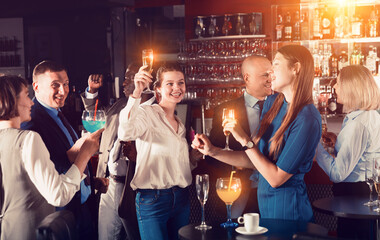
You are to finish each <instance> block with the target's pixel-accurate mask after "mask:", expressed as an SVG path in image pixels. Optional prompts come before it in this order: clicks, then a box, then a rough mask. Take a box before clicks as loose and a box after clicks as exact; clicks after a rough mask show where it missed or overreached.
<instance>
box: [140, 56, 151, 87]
mask: <svg viewBox="0 0 380 240" xmlns="http://www.w3.org/2000/svg"><path fill="white" fill-rule="evenodd" d="M142 64H143V66H145V65H147V66H148V67H147V68H146V69H145V70H146V71H147V72H149V73H152V71H153V49H143V50H142ZM152 92H153V91H152V90H150V87H149V84H148V86H147V88H146V89H145V90H144V93H152Z"/></svg>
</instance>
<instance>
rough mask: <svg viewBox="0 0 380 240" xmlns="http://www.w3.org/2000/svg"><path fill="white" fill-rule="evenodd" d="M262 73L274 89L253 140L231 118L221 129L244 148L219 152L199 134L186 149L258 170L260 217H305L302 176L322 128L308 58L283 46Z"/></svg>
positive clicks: (299, 50)
mask: <svg viewBox="0 0 380 240" xmlns="http://www.w3.org/2000/svg"><path fill="white" fill-rule="evenodd" d="M268 74H271V75H272V78H271V80H269V81H271V84H272V89H273V90H274V91H276V92H277V93H276V94H274V95H271V96H269V97H268V98H267V99H266V101H265V103H264V107H263V112H262V115H261V122H260V126H259V130H258V134H257V135H256V136H255V138H254V139H251V138H250V137H249V136H247V135H246V134H245V133H244V131H243V130H242V129H241V127H240V126H239V124H238V123H237V122H236V121H228V120H225V121H224V122H223V125H224V131H230V132H231V133H232V134H233V136H234V137H235V139H236V140H237V141H238V142H240V144H241V145H242V146H244V147H245V149H246V150H245V151H223V150H222V149H220V148H217V147H215V146H213V145H212V144H211V143H210V141H209V140H208V138H207V137H206V136H205V135H202V134H197V135H196V137H195V139H194V141H193V143H192V147H193V148H195V149H198V150H199V151H200V152H202V153H203V154H206V155H210V156H211V157H213V158H216V159H218V160H220V161H222V162H225V163H228V164H231V165H234V166H237V167H244V168H253V169H257V170H258V171H259V173H260V177H259V186H258V202H259V209H260V214H261V217H262V218H277V219H290V220H302V221H311V220H312V219H313V212H312V209H311V205H310V201H309V199H308V196H307V192H306V186H305V182H304V175H305V173H307V172H308V171H310V169H311V166H312V163H313V157H314V155H315V149H316V147H317V144H318V142H319V140H320V138H321V131H322V130H321V116H320V114H319V112H318V110H317V109H316V108H315V107H314V105H313V100H312V87H313V79H314V62H313V58H312V56H311V54H310V52H309V50H307V49H306V48H305V47H303V46H296V45H288V46H284V47H282V48H280V49H278V51H277V53H276V55H275V58H274V60H273V67H272V71H271V72H269V73H268ZM226 175H227V173H226ZM243 191H244V190H243Z"/></svg>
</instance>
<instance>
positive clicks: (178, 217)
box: [118, 65, 192, 240]
mask: <svg viewBox="0 0 380 240" xmlns="http://www.w3.org/2000/svg"><path fill="white" fill-rule="evenodd" d="M146 67H147V66H142V67H141V68H140V70H139V72H138V73H137V74H136V75H135V78H134V83H135V89H134V91H133V94H131V95H130V96H129V98H128V103H127V106H126V107H125V108H124V109H123V110H122V111H121V113H120V125H119V131H118V135H119V138H120V139H121V140H123V141H131V140H136V149H137V159H136V170H135V175H134V177H133V179H132V181H131V187H132V189H134V190H136V192H137V195H136V212H137V218H138V222H139V230H140V236H141V239H142V240H150V239H158V240H159V239H178V230H179V229H180V228H181V227H182V226H185V225H186V224H188V222H189V215H190V201H189V192H188V186H189V185H190V184H191V181H192V176H191V169H190V159H189V147H188V143H187V141H186V138H185V135H186V129H185V126H184V125H183V123H182V122H181V120H180V119H179V118H178V117H177V116H176V115H175V114H174V111H175V108H176V105H177V103H179V102H181V100H182V99H183V97H184V95H185V92H186V84H185V77H184V75H183V73H182V71H181V68H180V67H179V66H178V65H165V66H162V67H160V68H159V69H158V71H157V78H156V82H155V83H154V90H155V92H156V95H157V101H158V104H153V105H140V101H141V93H142V91H143V90H144V88H146V87H147V86H148V84H149V83H150V82H151V81H152V75H151V74H150V73H148V72H147V71H145V69H146Z"/></svg>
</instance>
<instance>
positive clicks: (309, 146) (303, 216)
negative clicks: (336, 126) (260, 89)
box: [257, 94, 322, 221]
mask: <svg viewBox="0 0 380 240" xmlns="http://www.w3.org/2000/svg"><path fill="white" fill-rule="evenodd" d="M277 95H278V94H275V95H272V96H270V97H268V98H267V100H266V101H265V104H264V108H263V114H262V116H264V115H265V114H266V113H267V111H268V110H269V109H270V107H271V106H272V104H273V102H274V100H275V98H276V97H277ZM287 108H288V103H287V102H286V101H285V100H284V104H283V105H282V107H281V109H280V111H279V113H278V114H277V116H276V117H275V118H274V120H273V122H272V123H271V124H270V126H269V127H268V129H267V131H266V132H265V134H264V135H263V136H262V138H261V140H260V142H259V145H258V146H259V149H260V151H261V152H262V153H263V154H264V155H265V156H266V157H267V158H268V159H269V160H271V161H273V159H272V158H270V157H269V147H270V142H269V139H270V138H271V137H272V136H273V135H274V133H275V132H276V131H277V129H278V128H279V127H280V125H281V122H282V119H283V117H284V115H285V114H286V111H287ZM321 132H322V128H321V115H320V114H319V112H318V110H317V109H316V108H315V107H314V105H313V104H309V105H306V106H305V107H303V108H302V109H301V111H300V112H299V113H298V115H297V117H296V119H295V120H294V121H293V122H292V123H291V124H290V126H289V128H288V129H287V130H286V131H285V134H284V140H283V146H282V148H281V149H280V151H279V154H278V159H277V162H275V164H276V165H277V166H278V167H279V168H280V169H281V170H283V171H285V172H287V173H289V174H293V176H292V177H291V178H290V179H289V180H288V181H287V182H285V183H284V184H282V185H281V186H280V187H278V188H272V187H271V186H270V184H269V183H268V182H267V180H266V179H265V178H264V177H263V176H262V175H261V174H260V176H259V186H258V192H257V195H258V196H257V197H258V202H259V208H260V214H261V217H263V218H278V219H289V220H302V221H311V220H312V219H313V211H312V209H311V205H310V201H309V198H308V196H307V191H306V185H305V182H304V175H305V173H307V172H309V171H310V169H311V166H312V164H313V158H314V155H315V150H316V147H317V145H318V142H319V140H320V138H321ZM273 162H274V161H273Z"/></svg>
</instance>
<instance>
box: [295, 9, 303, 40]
mask: <svg viewBox="0 0 380 240" xmlns="http://www.w3.org/2000/svg"><path fill="white" fill-rule="evenodd" d="M293 40H301V22H300V12H299V11H296V13H295V14H294V25H293Z"/></svg>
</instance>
